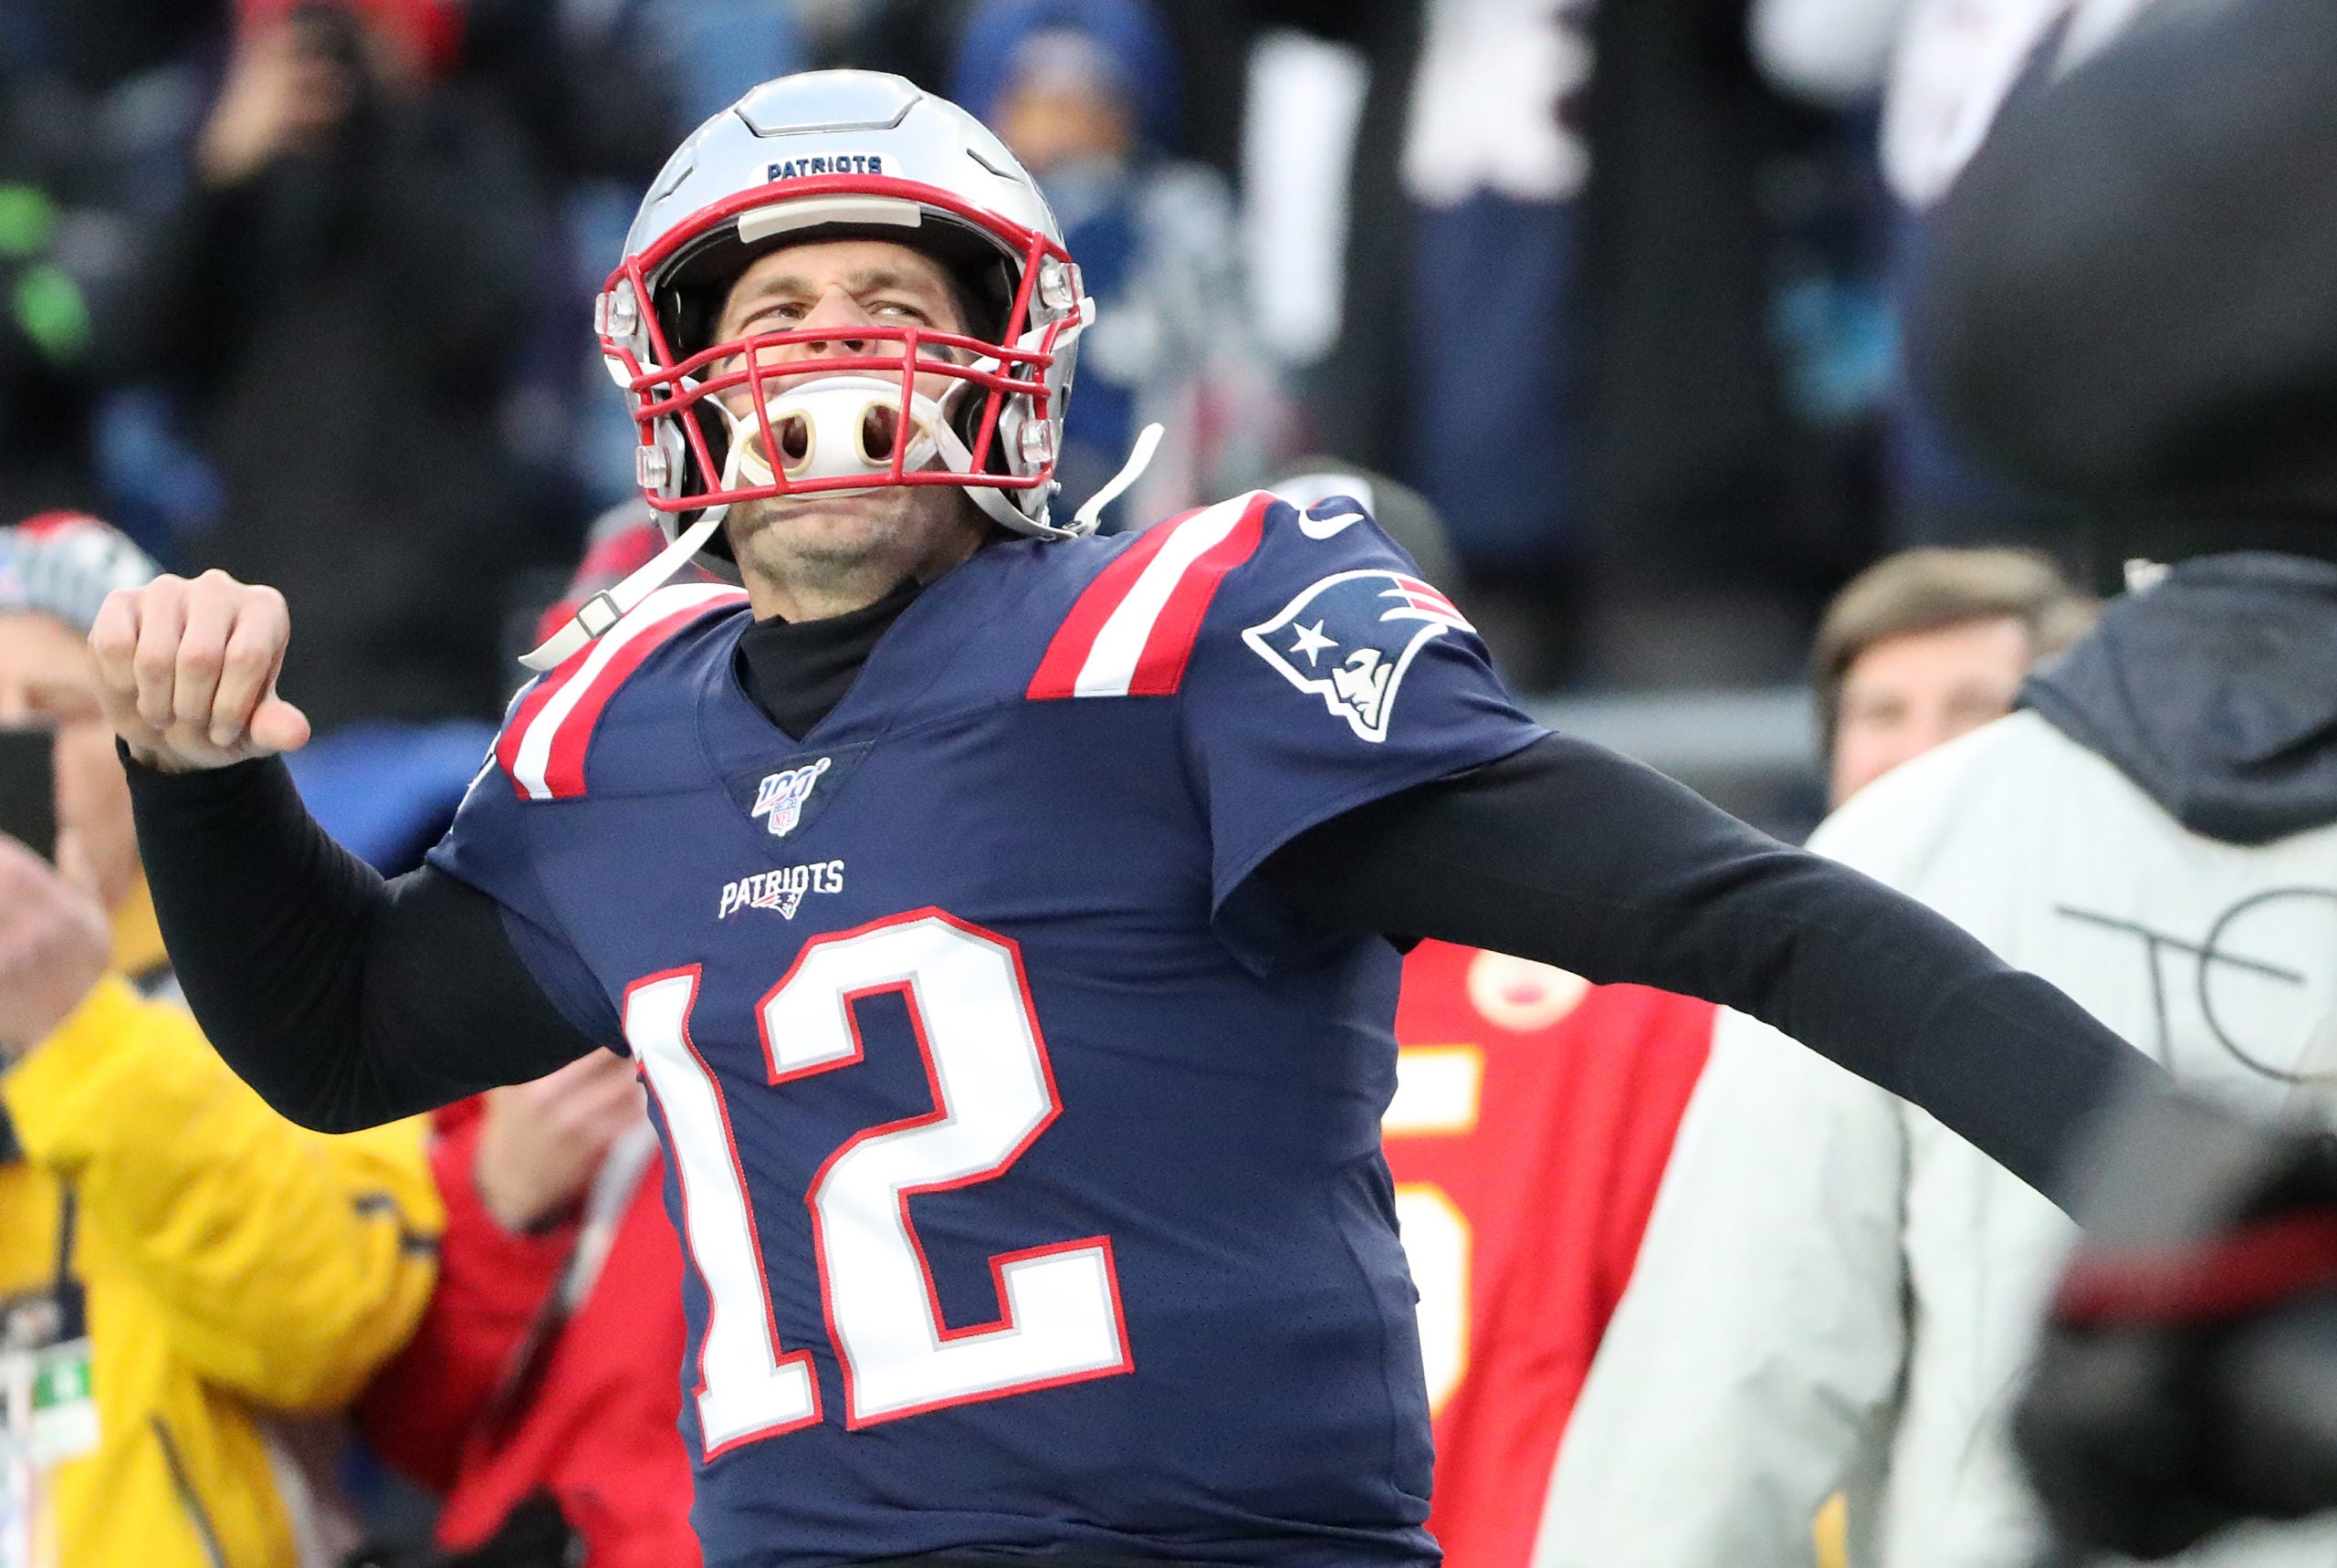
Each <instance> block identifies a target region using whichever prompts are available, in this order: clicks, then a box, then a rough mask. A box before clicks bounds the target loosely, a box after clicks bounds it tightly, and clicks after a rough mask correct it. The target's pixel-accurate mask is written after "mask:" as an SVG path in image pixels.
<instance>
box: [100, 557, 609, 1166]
mask: <svg viewBox="0 0 2337 1568" xmlns="http://www.w3.org/2000/svg"><path fill="white" fill-rule="evenodd" d="M289 632H290V622H289V620H288V617H287V616H286V614H285V612H284V601H283V600H282V598H281V597H280V596H279V595H278V594H276V593H275V592H274V591H272V590H269V589H264V588H251V587H246V586H245V585H244V584H241V583H237V582H236V581H234V580H232V579H230V578H228V577H226V576H225V574H223V573H219V572H207V573H205V574H204V576H203V577H202V578H200V579H198V580H195V581H194V582H186V581H183V580H180V579H177V578H173V577H164V578H160V579H157V580H155V581H154V582H152V583H151V584H149V585H148V586H147V587H145V588H143V589H138V590H124V591H121V592H118V593H116V594H115V595H114V596H113V597H112V598H111V599H110V600H108V601H106V605H105V608H104V609H103V610H102V611H101V612H100V614H99V617H98V621H97V623H96V625H95V627H94V628H93V629H92V631H91V632H90V643H91V646H92V648H93V649H94V650H95V651H96V653H97V655H98V663H99V669H100V681H101V684H102V687H103V690H104V695H105V701H106V704H107V710H108V716H109V717H110V718H111V719H112V720H113V723H114V727H115V728H116V730H117V732H118V733H120V735H121V737H122V744H123V747H124V748H125V749H126V750H127V752H128V753H129V756H130V758H131V768H130V782H131V800H132V802H133V804H134V805H135V807H136V810H137V817H138V841H139V849H140V852H141V854H142V855H143V856H144V859H145V864H146V874H147V880H148V881H149V883H151V884H152V889H153V894H154V904H155V910H156V913H157V914H158V915H159V916H160V917H161V921H162V936H163V939H164V941H165V942H166V943H167V944H168V945H169V946H170V950H171V956H172V958H173V962H174V963H175V964H176V966H177V970H178V977H179V983H180V985H181V986H182V987H183V988H184V990H185V992H186V996H187V1001H188V1004H189V1005H190V1006H191V1007H192V1008H193V1009H194V1014H195V1017H196V1018H197V1019H199V1020H200V1021H201V1022H202V1024H203V1027H204V1033H205V1034H206V1035H207V1036H208V1037H209V1038H210V1040H211V1042H212V1044H213V1045H214V1046H215V1048H216V1049H217V1050H218V1051H219V1054H220V1055H221V1056H223V1057H225V1059H226V1061H227V1062H228V1064H229V1065H230V1066H232V1067H233V1068H234V1069H235V1070H236V1073H237V1074H238V1075H239V1076H240V1077H242V1078H243V1079H244V1081H245V1082H247V1083H249V1084H250V1085H251V1086H252V1087H253V1088H254V1089H256V1090H257V1091H258V1092H259V1093H260V1095H261V1097H262V1098H264V1099H266V1100H267V1103H269V1104H270V1105H272V1106H274V1107H275V1108H276V1110H277V1111H278V1112H279V1113H282V1114H284V1115H285V1116H287V1117H288V1118H289V1119H291V1120H292V1121H294V1122H298V1123H299V1124H302V1125H303V1126H308V1127H313V1128H316V1129H318V1130H320V1131H324V1132H347V1131H351V1130H352V1129H355V1128H359V1127H365V1126H372V1125H375V1124H379V1123H382V1122H387V1121H392V1120H394V1119H396V1118H397V1117H400V1116H404V1115H410V1114H412V1113H414V1112H417V1111H422V1110H426V1109H429V1108H430V1107H432V1106H435V1105H441V1104H445V1103H449V1102H451V1101H454V1100H457V1099H460V1098H462V1097H464V1096H465V1095H467V1094H473V1093H476V1092H478V1091H480V1090H483V1089H487V1088H490V1087H493V1086H495V1085H497V1084H501V1083H516V1082H523V1081H525V1080H528V1079H531V1078H537V1077H540V1076H541V1075H542V1074H544V1073H546V1072H549V1071H551V1070H552V1069H554V1068H556V1067H559V1066H561V1064H562V1063H564V1062H567V1061H573V1060H575V1059H576V1058H577V1057H579V1056H582V1055H583V1054H584V1053H585V1052H587V1051H590V1050H592V1047H593V1046H594V1045H595V1044H596V1043H599V1041H598V1040H595V1039H593V1038H592V1036H591V1035H589V1034H588V1033H587V1032H586V1031H585V1030H583V1029H582V1028H580V1027H579V1026H578V1025H577V1024H576V1023H574V1022H571V1020H570V1019H567V1018H566V1017H565V1016H564V1015H563V1014H562V1013H561V1011H560V1010H559V1009H557V1008H556V1007H555V1006H554V1005H553V1003H552V1002H551V1000H550V998H548V997H547V996H546V995H545V993H544V991H543V989H542V988H541V987H540V985H539V984H538V983H537V982H536V980H535V979H534V977H533V974H532V972H531V971H530V970H529V967H528V966H527V964H526V963H525V962H523V961H522V959H521V958H520V956H519V952H520V946H519V945H520V944H523V943H528V942H529V941H530V940H531V939H532V940H533V942H534V943H535V945H536V946H541V947H543V948H545V949H547V950H550V948H551V946H553V945H552V944H551V941H550V938H549V937H544V936H540V935H539V934H534V933H531V932H529V931H528V930H526V929H524V928H521V927H519V923H518V922H517V921H516V920H513V919H512V918H511V917H509V916H508V915H506V914H505V913H504V911H503V910H502V908H501V906H500V905H498V904H497V903H496V902H495V901H494V900H493V899H491V898H489V897H487V895H486V894H483V893H480V892H478V891H477V890H476V889H474V888H471V887H469V886H467V885H466V884H465V883H461V882H458V881H456V879H455V878H453V877H450V876H447V875H445V873H442V872H438V871H435V870H432V869H430V868H427V867H425V868H424V869H423V870H421V871H417V872H413V873H408V874H407V875H405V876H402V877H399V878H397V879H396V880H395V881H393V882H384V881H383V879H382V877H381V876H380V875H379V874H378V873H375V872H374V871H373V869H372V867H370V866H368V865H366V864H365V863H364V862H362V861H360V860H358V859H357V858H356V857H355V856H354V855H351V853H349V852H348V851H346V850H344V849H342V848H341V846H340V845H338V844H336V843H334V842H333V841H332V840H331V839H330V838H329V837H328V836H327V835H326V834H325V831H324V830H323V829H321V828H320V827H318V826H317V825H316V823H315V822H314V821H311V820H310V819H309V814H308V811H307V810H306V809H305V808H304V807H303V806H302V805H301V804H300V800H299V795H298V794H297V793H296V792H295V791H294V789H293V788H292V780H291V777H290V775H289V774H288V773H287V772H286V771H285V768H284V765H283V763H282V762H281V761H280V760H278V758H277V757H276V755H275V754H276V753H277V752H278V751H279V750H286V749H290V748H292V747H298V746H299V745H301V744H303V743H305V742H306V740H307V739H308V720H307V719H306V718H304V717H303V716H301V715H300V713H299V710H298V709H296V708H294V707H292V706H291V705H290V704H288V703H286V702H285V701H283V700H282V699H281V698H280V697H278V696H277V695H276V692H275V685H276V674H277V671H278V669H279V668H280V667H281V665H282V663H283V657H284V646H285V643H286V641H287V640H288V636H289ZM533 950H534V949H533V948H532V947H531V948H530V951H533Z"/></svg>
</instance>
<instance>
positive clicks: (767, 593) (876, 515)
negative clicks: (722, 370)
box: [715, 240, 982, 620]
mask: <svg viewBox="0 0 2337 1568" xmlns="http://www.w3.org/2000/svg"><path fill="white" fill-rule="evenodd" d="M861 326H886V327H930V328H933V329H937V330H939V331H944V332H964V331H966V330H967V327H968V323H967V322H966V320H965V319H964V318H963V316H962V314H961V313H960V311H959V308H958V299H957V294H956V291H955V290H954V289H953V288H952V287H950V281H949V277H948V273H947V272H945V271H944V270H943V269H942V267H941V266H940V264H938V262H936V261H934V260H933V259H932V258H930V257H928V256H926V255H924V254H923V253H922V252H919V251H916V250H912V249H910V248H909V247H908V246H902V245H894V244H891V243H889V242H887V241H883V240H830V241H823V242H821V243H819V244H813V245H800V246H787V247H785V248H783V249H780V250H775V251H772V252H770V253H769V254H768V255H765V256H760V257H759V258H757V260H756V261H755V263H754V265H753V266H751V267H749V268H748V269H747V270H746V271H745V272H743V273H741V274H740V275H739V280H738V281H737V282H736V283H734V284H732V285H731V287H730V292H729V294H728V297H727V298H725V299H724V301H723V305H722V311H721V314H720V315H719V316H718V318H717V321H716V329H715V331H716V340H717V341H730V340H737V339H739V338H744V337H750V336H753V335H755V334H757V333H762V332H787V331H799V330H829V331H835V332H838V333H842V334H846V335H845V336H843V337H840V338H838V339H837V340H833V341H828V342H812V343H795V344H787V345H782V346H781V347H778V348H775V349H772V350H768V354H769V358H770V359H771V360H774V361H781V362H783V363H794V362H800V363H801V364H802V367H803V369H802V373H801V374H793V373H791V374H789V375H787V376H785V377H774V378H770V379H769V380H768V381H767V382H766V387H765V392H766V395H768V393H769V392H771V391H775V390H778V389H779V388H781V387H785V386H790V385H793V384H795V383H797V382H803V381H809V380H812V379H813V378H815V377H817V376H820V375H823V374H826V373H828V372H827V371H825V370H824V369H823V365H822V361H828V360H834V359H839V358H844V357H849V356H872V355H873V356H877V357H882V358H888V359H897V358H899V357H900V355H901V353H902V352H903V349H904V345H902V344H901V343H899V342H897V341H888V340H883V339H875V338H871V339H862V340H855V339H854V338H852V337H850V336H849V335H848V334H849V333H850V332H851V330H852V329H853V328H854V327H861ZM927 355H929V356H931V357H933V358H937V359H939V358H952V357H955V356H954V354H953V352H952V351H951V350H943V349H938V348H935V349H927V350H921V351H920V357H925V356H927ZM760 357H761V356H760V355H759V358H760ZM736 363H737V361H735V360H734V361H726V365H727V366H729V367H735V365H736ZM718 370H719V367H718ZM717 373H718V372H717ZM951 384H952V383H951V382H950V379H949V378H948V377H945V376H938V375H929V376H920V377H918V378H917V388H918V390H919V391H920V392H924V393H925V394H926V395H927V396H928V397H937V398H938V397H939V396H940V395H941V394H942V393H943V392H947V391H948V388H949V386H950V385H951ZM723 397H724V401H725V402H726V403H727V404H728V407H729V408H730V410H731V412H732V413H735V414H739V415H741V416H744V415H747V414H749V413H750V412H751V410H752V408H753V394H752V393H751V392H749V390H748V389H747V388H746V387H744V386H740V387H737V388H733V389H731V390H730V391H729V392H726V393H724V394H723ZM979 516H980V514H979V513H976V512H975V511H974V510H973V508H972V507H971V505H970V504H969V502H968V500H967V498H966V497H965V496H964V494H963V493H962V492H961V491H959V490H958V489H957V488H955V487H954V486H942V485H923V486H891V487H886V488H877V489H869V490H863V491H858V492H854V493H848V494H836V493H833V492H829V493H824V494H820V495H813V496H802V497H771V498H770V499H767V500H761V501H750V502H745V503H741V504H740V505H739V506H737V507H733V508H732V509H731V512H730V516H729V520H728V524H727V525H726V527H727V528H728V532H729V538H730V544H731V548H732V549H733V551H734V552H735V553H736V554H737V556H738V559H739V569H740V571H741V574H742V575H743V576H744V577H745V578H746V580H747V589H748V592H749V595H750V596H751V597H753V599H754V601H755V612H756V613H757V614H758V615H770V614H781V615H786V616H787V617H788V618H789V619H790V620H800V619H806V618H810V617H813V616H817V615H823V614H840V613H843V612H844V611H846V610H851V609H856V608H858V607H859V605H858V604H857V603H852V602H847V601H851V600H854V599H857V600H858V601H859V603H868V602H873V601H874V600H875V598H878V597H881V596H882V595H883V594H884V593H885V592H886V591H889V590H890V589H891V588H892V587H893V586H894V585H895V584H896V583H897V582H899V581H900V580H901V579H902V578H903V577H905V576H908V575H912V574H914V575H917V576H919V577H921V578H927V579H929V578H930V577H931V576H932V575H935V574H936V572H937V571H938V570H946V569H947V568H948V566H950V565H953V564H955V562H956V560H957V559H963V556H964V555H966V554H968V553H970V552H971V550H972V549H973V547H974V545H975V544H977V543H979V542H980V537H981V533H982V528H981V525H980V522H979V520H978V519H979ZM872 585H873V588H874V591H873V592H870V591H868V588H869V587H870V586H872ZM864 594H865V597H863V595H864Z"/></svg>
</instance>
